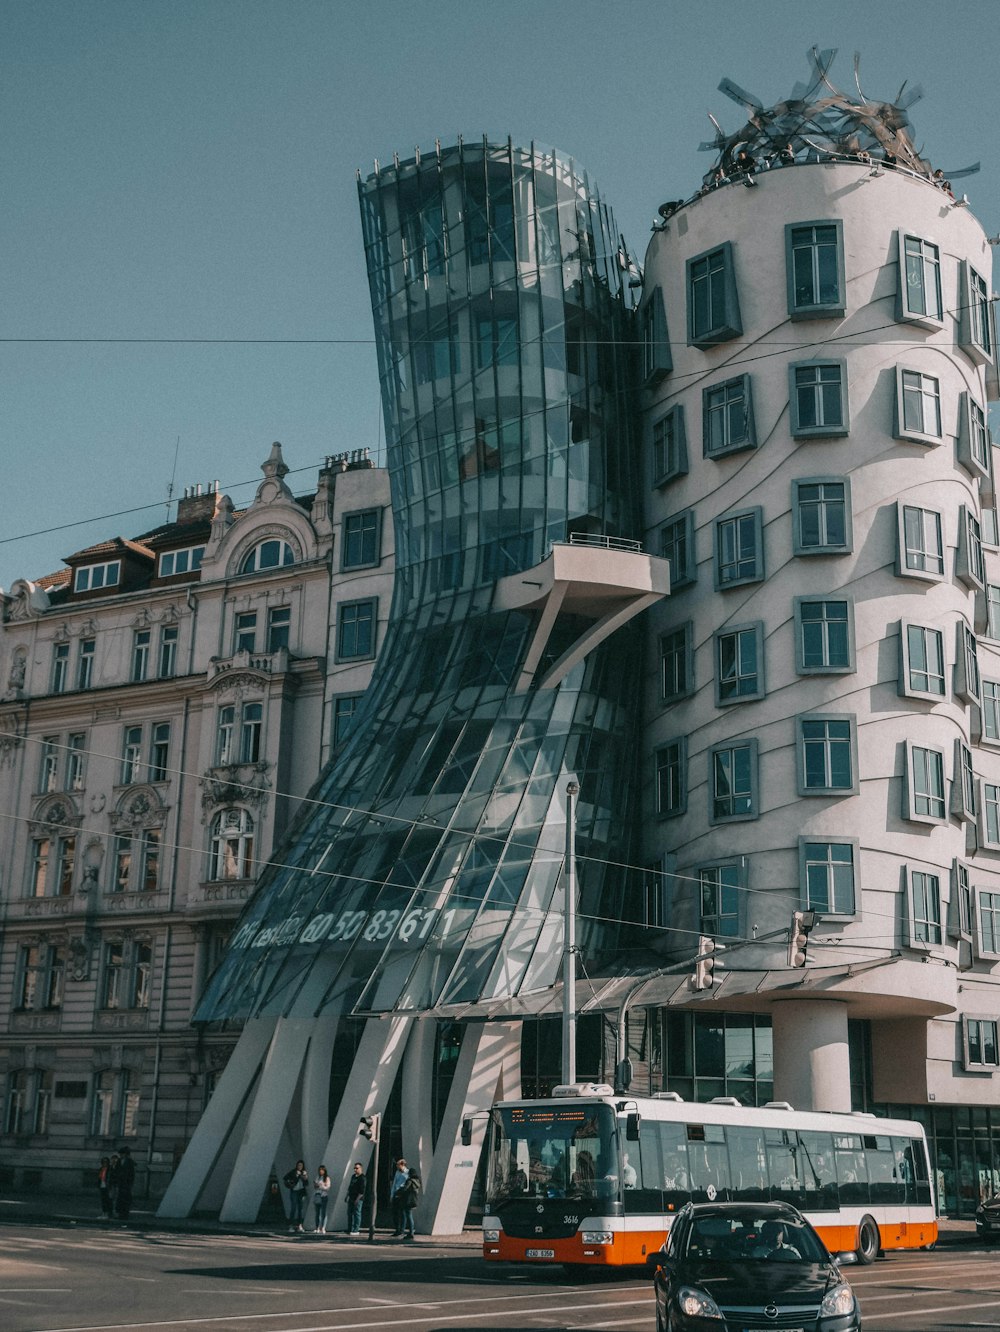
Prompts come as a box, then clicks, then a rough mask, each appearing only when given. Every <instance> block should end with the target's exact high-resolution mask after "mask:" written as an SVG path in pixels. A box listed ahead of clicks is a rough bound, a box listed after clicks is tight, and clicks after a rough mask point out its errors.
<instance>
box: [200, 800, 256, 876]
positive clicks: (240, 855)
mask: <svg viewBox="0 0 1000 1332" xmlns="http://www.w3.org/2000/svg"><path fill="white" fill-rule="evenodd" d="M253 874H254V868H253V819H252V818H251V817H250V815H249V814H248V813H247V811H246V810H245V809H224V810H222V812H221V813H219V814H217V815H216V816H215V819H214V821H213V823H212V859H211V863H210V865H209V867H208V877H209V878H210V879H252V878H253Z"/></svg>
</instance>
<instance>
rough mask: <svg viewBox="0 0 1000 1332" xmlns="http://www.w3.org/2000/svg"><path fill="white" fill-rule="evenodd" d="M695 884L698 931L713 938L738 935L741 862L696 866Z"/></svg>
mask: <svg viewBox="0 0 1000 1332" xmlns="http://www.w3.org/2000/svg"><path fill="white" fill-rule="evenodd" d="M698 885H699V890H700V892H699V896H700V911H699V926H700V930H701V933H702V934H706V935H708V936H709V937H711V938H713V939H719V938H722V939H726V938H729V939H732V938H738V937H739V933H740V898H741V896H742V894H743V892H744V891H745V887H746V885H745V883H744V875H743V870H742V867H741V865H740V863H739V862H735V861H733V862H730V863H727V864H722V865H710V866H706V867H705V868H704V869H699V871H698Z"/></svg>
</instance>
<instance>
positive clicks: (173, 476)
mask: <svg viewBox="0 0 1000 1332" xmlns="http://www.w3.org/2000/svg"><path fill="white" fill-rule="evenodd" d="M180 451H181V437H180V435H178V436H177V443H176V444H175V445H174V465H173V469H172V470H171V473H170V480H169V481H168V482H167V520H168V521H169V519H170V502H171V500H172V499H173V497H174V481H175V480H176V477H177V455H178V454H179V453H180Z"/></svg>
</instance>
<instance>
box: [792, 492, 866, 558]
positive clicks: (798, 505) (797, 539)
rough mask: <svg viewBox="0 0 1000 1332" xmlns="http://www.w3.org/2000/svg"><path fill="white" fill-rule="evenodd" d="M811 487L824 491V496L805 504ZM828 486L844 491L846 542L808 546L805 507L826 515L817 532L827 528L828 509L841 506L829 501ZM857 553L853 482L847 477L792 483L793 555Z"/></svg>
mask: <svg viewBox="0 0 1000 1332" xmlns="http://www.w3.org/2000/svg"><path fill="white" fill-rule="evenodd" d="M807 486H816V487H819V488H820V494H819V495H818V496H817V498H816V500H815V501H813V500H811V499H810V500H803V498H802V491H803V490H804V489H805V488H806V487H807ZM824 486H841V487H843V499H842V503H843V509H844V540H843V542H842V543H840V542H833V543H831V542H825V543H817V544H816V545H806V544H805V543H804V541H803V535H802V513H803V510H804V508H805V507H807V506H809V507H815V508H816V509H817V511H818V512H819V513H820V514H821V515H822V518H821V521H820V522H819V523H817V528H823V529H825V528H827V527H828V523H827V521H826V510H827V506H833V505H835V504H836V503H837V501H836V500H834V499H833V498H832V497H831V498H829V499H827V498H826V497H825V496H824V494H823V493H822V487H824ZM820 535H828V533H827V532H825V531H823V532H820ZM853 549H854V525H853V522H852V512H851V479H850V477H847V476H803V477H796V478H795V479H794V480H793V481H792V553H793V554H794V555H804V556H812V555H848V554H850V552H851V551H852V550H853Z"/></svg>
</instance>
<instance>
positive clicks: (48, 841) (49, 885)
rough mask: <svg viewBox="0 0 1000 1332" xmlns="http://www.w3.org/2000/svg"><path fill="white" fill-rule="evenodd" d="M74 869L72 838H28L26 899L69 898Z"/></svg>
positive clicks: (74, 843)
mask: <svg viewBox="0 0 1000 1332" xmlns="http://www.w3.org/2000/svg"><path fill="white" fill-rule="evenodd" d="M53 813H55V811H53ZM75 868H76V837H75V836H66V837H56V838H50V837H34V838H32V840H31V848H30V855H29V862H28V884H27V896H28V897H69V896H70V894H71V893H72V891H73V874H74V870H75Z"/></svg>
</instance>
